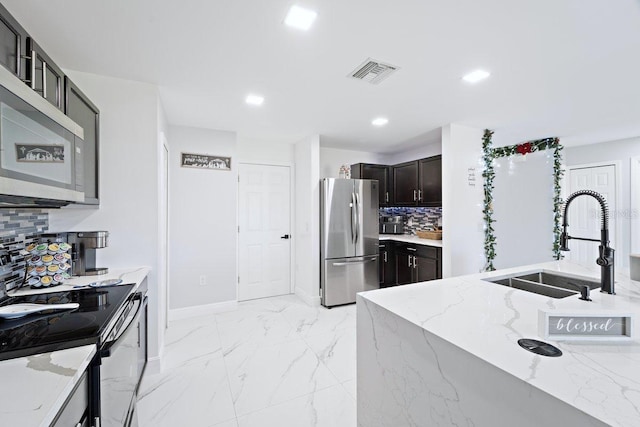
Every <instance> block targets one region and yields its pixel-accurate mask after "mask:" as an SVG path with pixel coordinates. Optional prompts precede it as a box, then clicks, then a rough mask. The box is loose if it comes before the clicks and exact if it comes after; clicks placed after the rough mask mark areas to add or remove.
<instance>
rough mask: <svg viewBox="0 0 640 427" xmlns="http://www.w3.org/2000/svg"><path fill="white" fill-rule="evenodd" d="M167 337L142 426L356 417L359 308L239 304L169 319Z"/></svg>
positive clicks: (148, 383) (149, 378)
mask: <svg viewBox="0 0 640 427" xmlns="http://www.w3.org/2000/svg"><path fill="white" fill-rule="evenodd" d="M350 341H351V342H350ZM165 344H166V346H165V351H164V357H163V361H162V366H163V371H162V372H161V373H160V374H155V375H151V374H148V375H147V374H145V377H144V379H143V382H142V384H141V390H140V395H139V399H138V405H139V406H138V409H139V411H138V412H139V422H140V426H141V427H169V426H171V427H173V426H194V427H200V426H203V427H238V426H241V427H248V426H255V427H263V426H266V427H268V426H271V425H273V426H279V427H280V426H285V427H286V426H295V427H306V426H331V427H334V426H336V427H342V426H345V427H346V426H349V427H353V426H355V424H356V415H355V411H356V404H355V390H356V385H355V360H356V357H355V345H356V340H355V305H350V306H345V307H336V308H333V309H331V310H328V309H326V308H324V307H310V306H308V305H307V304H306V303H305V302H304V301H302V300H301V299H299V298H298V297H297V296H295V295H286V296H281V297H275V298H266V299H260V300H253V301H247V302H241V303H239V304H238V309H237V310H234V311H230V312H225V313H217V314H214V315H209V316H202V317H197V318H192V319H184V320H180V321H175V322H172V323H171V324H170V326H169V329H168V331H167V334H166V337H165ZM237 416H240V418H236V417H237Z"/></svg>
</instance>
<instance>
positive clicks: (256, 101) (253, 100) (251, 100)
mask: <svg viewBox="0 0 640 427" xmlns="http://www.w3.org/2000/svg"><path fill="white" fill-rule="evenodd" d="M245 102H246V103H247V104H249V105H262V103H263V102H264V97H262V96H260V95H247V98H246V99H245Z"/></svg>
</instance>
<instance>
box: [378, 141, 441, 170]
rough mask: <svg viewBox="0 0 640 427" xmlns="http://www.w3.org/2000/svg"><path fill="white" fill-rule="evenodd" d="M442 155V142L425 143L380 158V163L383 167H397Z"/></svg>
mask: <svg viewBox="0 0 640 427" xmlns="http://www.w3.org/2000/svg"><path fill="white" fill-rule="evenodd" d="M439 154H442V142H441V141H434V142H426V143H424V144H421V145H420V146H419V147H416V148H412V149H409V150H404V151H400V152H398V153H394V154H386V155H382V156H380V163H382V164H385V165H397V164H399V163H404V162H410V161H412V160H418V159H424V158H425V157H432V156H437V155H439Z"/></svg>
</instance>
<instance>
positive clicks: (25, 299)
mask: <svg viewBox="0 0 640 427" xmlns="http://www.w3.org/2000/svg"><path fill="white" fill-rule="evenodd" d="M132 288H133V285H119V286H113V287H109V288H99V289H79V290H73V291H63V292H54V293H48V294H37V295H26V296H20V297H12V298H9V299H8V300H6V301H3V303H2V304H0V305H6V304H19V303H35V304H64V303H70V302H76V303H78V304H80V307H79V308H78V309H77V310H74V311H65V312H55V313H46V312H45V313H44V314H41V315H31V316H27V317H23V318H20V319H13V320H9V319H3V320H0V360H5V359H11V358H14V357H24V356H28V355H31V354H36V353H42V352H48V351H55V350H62V349H65V348H71V347H76V346H80V345H85V344H99V341H100V335H101V334H102V333H103V331H104V329H105V328H106V327H107V325H108V324H109V321H110V320H111V319H112V318H113V316H114V315H115V314H116V311H117V310H118V308H119V307H120V306H121V305H122V303H123V302H124V301H125V299H126V297H127V295H129V293H130V292H131V289H132Z"/></svg>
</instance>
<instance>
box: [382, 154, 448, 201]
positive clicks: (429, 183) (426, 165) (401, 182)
mask: <svg viewBox="0 0 640 427" xmlns="http://www.w3.org/2000/svg"><path fill="white" fill-rule="evenodd" d="M392 206H424V207H439V206H442V156H434V157H428V158H426V159H421V160H415V161H412V162H406V163H401V164H399V165H395V166H393V203H392Z"/></svg>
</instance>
